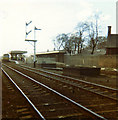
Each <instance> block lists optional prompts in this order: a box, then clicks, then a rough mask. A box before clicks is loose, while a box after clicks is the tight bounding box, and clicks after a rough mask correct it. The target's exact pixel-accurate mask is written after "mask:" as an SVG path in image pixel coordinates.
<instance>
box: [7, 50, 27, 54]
mask: <svg viewBox="0 0 118 120" xmlns="http://www.w3.org/2000/svg"><path fill="white" fill-rule="evenodd" d="M9 53H10V54H24V53H27V51H19V50H14V51H10V52H9Z"/></svg>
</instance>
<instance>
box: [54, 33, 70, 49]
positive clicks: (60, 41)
mask: <svg viewBox="0 0 118 120" xmlns="http://www.w3.org/2000/svg"><path fill="white" fill-rule="evenodd" d="M67 41H68V36H67V35H66V34H65V33H63V34H59V35H58V36H56V38H55V40H53V42H54V46H55V49H56V50H61V49H62V50H63V49H65V44H66V42H67Z"/></svg>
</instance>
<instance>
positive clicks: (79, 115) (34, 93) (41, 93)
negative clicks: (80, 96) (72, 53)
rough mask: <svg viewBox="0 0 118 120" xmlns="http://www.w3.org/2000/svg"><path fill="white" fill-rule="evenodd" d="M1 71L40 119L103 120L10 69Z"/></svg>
mask: <svg viewBox="0 0 118 120" xmlns="http://www.w3.org/2000/svg"><path fill="white" fill-rule="evenodd" d="M2 71H3V72H4V74H5V75H6V76H7V77H8V78H9V79H10V80H11V81H12V83H13V84H14V85H15V86H16V87H17V89H18V90H19V91H20V92H21V93H22V95H23V96H24V97H25V98H26V99H27V101H28V102H29V103H30V104H31V106H32V107H33V108H34V109H35V111H36V112H37V113H38V114H39V116H40V118H41V119H44V120H45V119H59V118H60V119H61V118H67V119H104V120H105V118H104V117H102V116H100V115H98V114H96V113H95V112H93V111H91V110H89V109H87V108H85V107H84V106H82V105H80V104H79V103H77V102H75V101H73V100H71V99H70V98H68V97H66V96H64V95H62V94H60V93H59V92H57V91H55V90H53V89H52V88H49V87H48V86H46V85H44V84H42V83H40V82H38V81H36V80H35V79H33V78H31V77H29V76H27V75H25V74H23V73H21V72H19V71H17V70H15V69H13V68H11V67H7V68H6V67H3V68H2ZM16 77H17V79H16Z"/></svg>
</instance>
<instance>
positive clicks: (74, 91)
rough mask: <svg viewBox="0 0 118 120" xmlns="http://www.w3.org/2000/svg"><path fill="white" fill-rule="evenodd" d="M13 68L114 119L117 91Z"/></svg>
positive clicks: (59, 76) (72, 79) (23, 67)
mask: <svg viewBox="0 0 118 120" xmlns="http://www.w3.org/2000/svg"><path fill="white" fill-rule="evenodd" d="M13 67H14V68H16V69H17V70H19V71H23V72H24V73H26V74H27V75H29V76H32V77H33V78H34V79H36V80H38V81H41V82H43V83H45V84H46V85H48V86H50V87H52V88H53V89H56V90H57V91H59V92H61V93H63V94H64V95H66V96H67V97H70V98H71V99H73V100H74V101H76V102H79V103H81V104H82V105H84V106H85V107H87V108H88V109H90V110H92V111H94V112H95V113H98V114H100V115H101V116H104V117H105V118H107V119H116V115H117V112H118V111H117V107H116V103H117V99H116V97H115V95H116V93H115V92H116V91H117V90H115V89H112V88H108V87H104V86H101V85H97V84H90V83H89V82H83V81H82V80H78V79H74V78H71V77H67V76H61V75H58V74H54V73H50V72H45V71H43V70H34V69H33V68H27V67H26V66H22V68H21V66H19V67H18V66H13ZM29 72H30V73H29ZM37 76H38V77H37ZM38 78H39V79H38ZM78 81H79V82H78ZM85 83H86V85H85ZM88 86H89V87H88ZM95 86H97V87H95ZM99 87H101V88H99ZM106 89H107V90H106ZM96 91H97V92H96ZM105 91H106V92H105ZM111 91H112V92H111ZM114 91H115V92H114ZM105 93H107V94H105Z"/></svg>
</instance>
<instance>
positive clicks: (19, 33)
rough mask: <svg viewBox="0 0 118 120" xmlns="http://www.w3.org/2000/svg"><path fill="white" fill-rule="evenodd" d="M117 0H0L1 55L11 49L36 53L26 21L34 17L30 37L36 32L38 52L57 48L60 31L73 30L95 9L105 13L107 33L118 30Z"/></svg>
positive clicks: (103, 19) (104, 22) (30, 27)
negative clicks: (108, 29) (117, 23)
mask: <svg viewBox="0 0 118 120" xmlns="http://www.w3.org/2000/svg"><path fill="white" fill-rule="evenodd" d="M116 1H117V0H0V56H1V55H2V54H4V53H8V52H9V51H11V50H26V51H28V54H32V53H33V46H32V45H31V44H29V43H28V42H26V41H25V30H26V29H25V27H26V26H25V24H26V22H27V23H28V22H29V21H30V20H32V23H31V24H30V25H29V26H28V27H27V32H28V31H30V30H32V32H31V33H30V34H29V36H28V39H34V32H33V28H34V26H36V27H37V28H40V29H42V30H40V31H36V39H37V40H38V41H37V47H36V51H37V53H38V52H43V51H47V49H49V50H50V51H51V50H53V49H54V45H53V42H52V40H53V39H54V38H55V37H56V36H57V35H58V34H60V33H69V32H72V31H73V30H74V28H75V27H76V25H77V23H78V22H80V21H84V20H86V19H87V18H88V16H91V15H92V14H93V13H94V12H95V11H97V12H101V13H102V18H101V20H102V22H101V23H102V25H103V28H104V30H105V33H104V35H106V34H107V26H108V25H111V26H112V33H116Z"/></svg>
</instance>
